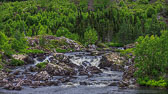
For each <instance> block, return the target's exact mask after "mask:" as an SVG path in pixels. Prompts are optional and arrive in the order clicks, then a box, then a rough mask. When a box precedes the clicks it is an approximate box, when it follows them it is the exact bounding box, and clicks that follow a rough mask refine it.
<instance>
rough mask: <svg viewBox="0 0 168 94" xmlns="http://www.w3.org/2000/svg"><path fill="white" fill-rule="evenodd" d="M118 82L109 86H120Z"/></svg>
mask: <svg viewBox="0 0 168 94" xmlns="http://www.w3.org/2000/svg"><path fill="white" fill-rule="evenodd" d="M118 84H119V83H118V82H112V83H111V84H109V85H108V86H118Z"/></svg>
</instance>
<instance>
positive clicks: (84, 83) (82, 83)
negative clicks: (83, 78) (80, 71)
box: [80, 82, 89, 85]
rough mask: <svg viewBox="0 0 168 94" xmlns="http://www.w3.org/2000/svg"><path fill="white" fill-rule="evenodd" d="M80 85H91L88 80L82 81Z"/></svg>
mask: <svg viewBox="0 0 168 94" xmlns="http://www.w3.org/2000/svg"><path fill="white" fill-rule="evenodd" d="M80 85H89V84H88V83H87V82H80Z"/></svg>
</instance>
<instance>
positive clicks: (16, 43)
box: [11, 32, 28, 51]
mask: <svg viewBox="0 0 168 94" xmlns="http://www.w3.org/2000/svg"><path fill="white" fill-rule="evenodd" d="M27 45H28V44H27V40H26V39H25V38H24V35H23V34H22V33H20V32H16V33H15V36H14V39H13V40H12V42H11V46H12V49H14V50H15V51H20V50H23V49H26V48H27Z"/></svg>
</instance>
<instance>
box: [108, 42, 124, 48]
mask: <svg viewBox="0 0 168 94" xmlns="http://www.w3.org/2000/svg"><path fill="white" fill-rule="evenodd" d="M106 44H107V45H108V46H109V47H123V46H124V45H123V44H121V43H113V42H110V43H106Z"/></svg>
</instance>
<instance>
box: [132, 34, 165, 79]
mask: <svg viewBox="0 0 168 94" xmlns="http://www.w3.org/2000/svg"><path fill="white" fill-rule="evenodd" d="M167 46H168V31H162V35H161V36H160V37H158V36H151V37H149V36H146V37H140V38H139V39H138V44H137V45H136V48H135V56H136V67H137V71H136V73H135V75H136V76H137V77H138V78H143V77H150V78H153V79H158V77H159V76H162V75H163V74H164V73H166V72H167V69H166V68H167V67H168V58H167V57H168V48H167Z"/></svg>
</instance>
